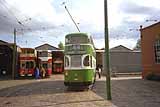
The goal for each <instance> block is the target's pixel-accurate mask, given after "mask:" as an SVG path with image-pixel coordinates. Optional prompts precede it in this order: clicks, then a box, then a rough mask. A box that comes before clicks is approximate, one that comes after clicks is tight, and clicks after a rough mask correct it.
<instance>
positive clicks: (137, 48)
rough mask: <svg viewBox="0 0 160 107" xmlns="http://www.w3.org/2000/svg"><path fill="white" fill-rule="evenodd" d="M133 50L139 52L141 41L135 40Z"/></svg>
mask: <svg viewBox="0 0 160 107" xmlns="http://www.w3.org/2000/svg"><path fill="white" fill-rule="evenodd" d="M133 50H141V39H138V40H137V43H136V46H135V47H134V48H133Z"/></svg>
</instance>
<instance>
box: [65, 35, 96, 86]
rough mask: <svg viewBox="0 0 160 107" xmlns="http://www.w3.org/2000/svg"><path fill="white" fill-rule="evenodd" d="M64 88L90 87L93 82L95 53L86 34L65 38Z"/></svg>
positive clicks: (91, 42)
mask: <svg viewBox="0 0 160 107" xmlns="http://www.w3.org/2000/svg"><path fill="white" fill-rule="evenodd" d="M64 62H65V64H64V70H65V72H64V84H65V86H68V87H70V86H91V85H92V84H93V83H94V82H95V75H96V74H95V73H96V72H95V69H96V52H95V48H94V44H93V40H92V38H91V36H90V35H88V34H87V33H70V34H68V35H66V37H65V57H64Z"/></svg>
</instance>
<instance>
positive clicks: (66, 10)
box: [65, 6, 80, 32]
mask: <svg viewBox="0 0 160 107" xmlns="http://www.w3.org/2000/svg"><path fill="white" fill-rule="evenodd" d="M65 9H66V11H67V13H68V14H69V16H70V18H71V20H72V22H73V23H74V25H75V26H76V28H77V30H78V32H80V29H79V27H78V25H77V24H76V22H75V21H74V19H73V17H72V15H71V14H70V12H69V10H68V8H67V6H65Z"/></svg>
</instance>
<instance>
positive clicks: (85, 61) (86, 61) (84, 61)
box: [83, 55, 89, 66]
mask: <svg viewBox="0 0 160 107" xmlns="http://www.w3.org/2000/svg"><path fill="white" fill-rule="evenodd" d="M83 65H84V66H89V55H88V56H85V58H84V60H83Z"/></svg>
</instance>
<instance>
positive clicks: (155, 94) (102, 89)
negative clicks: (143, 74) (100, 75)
mask: <svg viewBox="0 0 160 107" xmlns="http://www.w3.org/2000/svg"><path fill="white" fill-rule="evenodd" d="M111 86H112V88H111V89H112V101H111V102H112V103H113V104H114V105H116V106H117V107H158V106H159V105H160V99H159V98H160V83H159V82H156V81H148V80H142V79H126V80H112V81H111ZM93 92H95V93H96V94H97V95H99V96H101V97H103V98H104V99H106V98H107V97H106V82H105V81H97V82H96V85H95V87H94V89H93Z"/></svg>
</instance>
